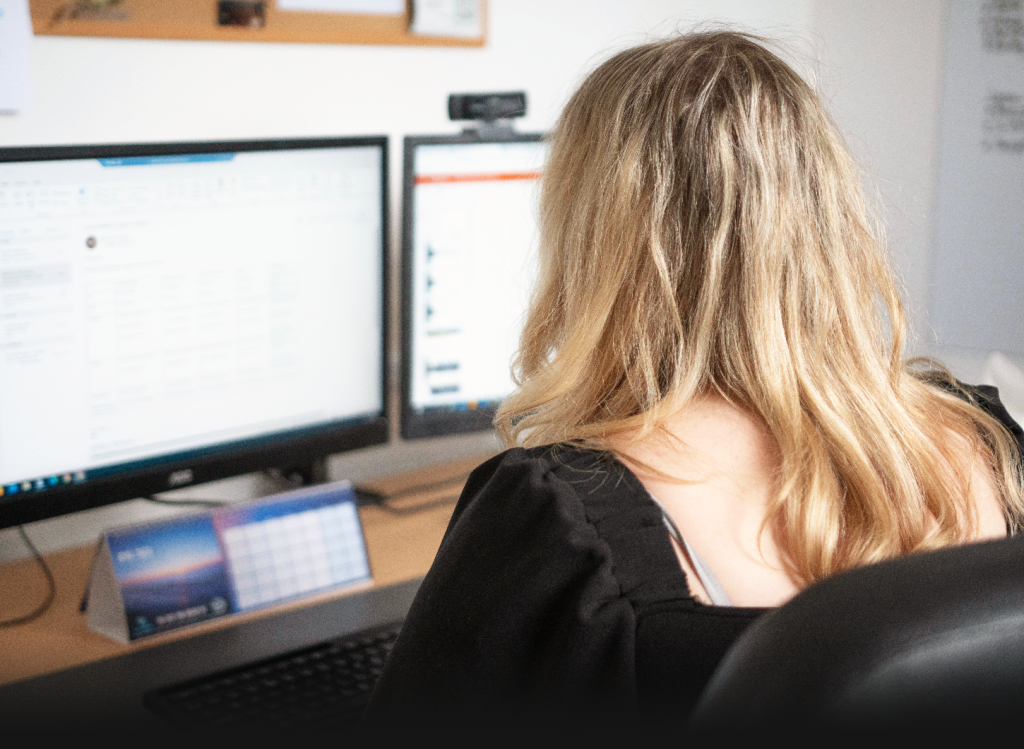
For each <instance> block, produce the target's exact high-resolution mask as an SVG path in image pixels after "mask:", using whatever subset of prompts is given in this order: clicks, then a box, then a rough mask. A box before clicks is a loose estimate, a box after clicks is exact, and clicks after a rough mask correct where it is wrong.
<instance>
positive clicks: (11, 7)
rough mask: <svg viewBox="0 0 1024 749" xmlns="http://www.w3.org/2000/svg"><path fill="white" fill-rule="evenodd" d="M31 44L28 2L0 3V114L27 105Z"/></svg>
mask: <svg viewBox="0 0 1024 749" xmlns="http://www.w3.org/2000/svg"><path fill="white" fill-rule="evenodd" d="M31 40H32V19H31V17H30V16H29V11H28V0H0V112H8V113H9V112H19V111H23V110H25V109H27V108H28V107H29V106H30V104H31V98H32V90H31V82H30V76H29V44H30V43H31Z"/></svg>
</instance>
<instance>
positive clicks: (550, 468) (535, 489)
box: [449, 444, 660, 532]
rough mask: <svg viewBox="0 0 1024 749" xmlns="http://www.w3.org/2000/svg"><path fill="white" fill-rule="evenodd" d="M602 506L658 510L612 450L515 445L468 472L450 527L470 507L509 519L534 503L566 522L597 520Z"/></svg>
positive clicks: (604, 512)
mask: <svg viewBox="0 0 1024 749" xmlns="http://www.w3.org/2000/svg"><path fill="white" fill-rule="evenodd" d="M606 505H614V506H615V507H616V508H617V509H618V510H619V511H620V512H619V513H615V514H621V512H622V511H624V510H626V509H627V508H629V509H632V510H634V511H635V510H640V511H641V512H644V511H649V512H653V513H654V514H655V515H657V510H656V508H655V507H654V505H653V504H652V503H651V502H650V500H649V499H648V497H647V493H646V491H645V490H644V488H643V485H642V484H641V483H640V482H639V480H638V479H637V478H636V477H635V476H634V475H633V474H632V473H631V472H630V471H629V469H628V468H626V467H625V466H624V465H623V464H622V463H620V462H619V461H618V459H616V458H615V456H613V455H612V454H610V453H606V452H602V451H598V450H590V449H585V448H578V447H574V446H571V445H564V444H553V445H543V446H540V447H532V448H521V447H514V448H511V449H509V450H506V451H504V452H502V453H499V454H498V455H496V456H494V457H493V458H491V459H490V460H488V461H487V462H485V463H483V464H481V465H480V466H479V467H477V468H476V469H475V470H474V471H473V472H472V473H471V474H470V475H469V478H468V480H467V481H466V485H465V488H464V489H463V492H462V496H461V498H460V501H459V504H458V506H457V507H456V509H455V512H454V513H453V516H452V521H451V525H450V526H449V532H451V530H452V528H453V527H455V525H456V524H458V523H459V522H460V520H461V519H462V517H463V516H464V515H465V514H466V513H467V512H469V511H473V512H486V513H497V514H500V515H502V516H506V518H505V519H506V520H507V519H508V518H507V516H509V515H523V514H524V513H527V514H528V513H529V512H530V511H531V509H534V508H536V509H542V510H546V511H549V512H545V513H544V514H545V515H546V514H555V515H557V516H559V517H561V518H562V520H563V521H565V522H571V521H579V522H585V523H590V524H593V523H597V524H601V523H602V521H604V520H605V519H606V516H607V508H606ZM658 517H659V518H660V516H658Z"/></svg>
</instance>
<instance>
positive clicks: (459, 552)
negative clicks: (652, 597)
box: [366, 449, 636, 723]
mask: <svg viewBox="0 0 1024 749" xmlns="http://www.w3.org/2000/svg"><path fill="white" fill-rule="evenodd" d="M635 629H636V626H635V614H634V611H633V608H632V605H631V604H630V602H629V601H628V600H627V599H626V598H625V597H624V596H623V595H622V591H621V590H620V586H619V583H618V582H617V581H616V578H615V574H614V566H613V560H612V555H611V551H610V549H609V547H608V545H607V543H606V542H605V541H604V540H602V539H601V538H600V536H599V535H598V533H597V531H596V530H595V528H594V526H593V525H592V524H591V523H590V522H588V520H587V517H586V511H585V508H584V505H583V503H582V502H581V500H580V497H579V496H578V494H577V491H576V490H575V489H574V488H573V484H572V482H571V481H570V480H567V479H565V478H562V477H560V476H559V475H558V471H557V463H556V462H554V461H552V460H551V458H550V457H545V456H544V455H543V454H540V453H539V452H538V451H526V450H521V449H514V450H510V451H508V452H506V453H504V454H502V455H499V456H497V457H496V458H494V459H492V460H491V461H488V462H487V463H485V464H484V465H482V466H480V467H479V468H478V469H477V470H476V471H474V472H473V474H472V475H471V476H470V478H469V480H468V482H467V484H466V487H465V489H464V491H463V494H462V496H461V498H460V500H459V504H458V505H457V507H456V509H455V513H454V514H453V517H452V521H451V523H450V524H449V526H448V530H447V532H446V534H445V537H444V540H443V542H442V544H441V547H440V549H439V551H438V554H437V557H436V558H435V560H434V563H433V565H432V566H431V568H430V571H429V572H428V574H427V576H426V578H425V579H424V581H423V584H422V586H421V587H420V590H419V592H418V594H417V595H416V598H415V600H414V601H413V604H412V607H411V609H410V611H409V614H408V617H407V619H406V621H405V624H404V626H403V628H402V632H401V635H400V636H399V638H398V641H397V643H396V644H395V647H394V650H393V651H392V653H391V655H390V657H389V658H388V663H387V665H386V667H385V670H384V673H383V675H382V677H381V679H380V681H379V683H378V686H377V689H376V691H375V693H374V696H373V699H372V701H371V705H370V708H369V709H368V711H367V715H366V720H367V721H368V722H370V723H374V722H379V721H386V720H391V719H393V718H399V717H407V716H409V715H411V714H419V713H429V714H430V715H431V716H432V717H433V718H435V719H443V718H444V717H445V716H446V715H448V716H451V715H454V714H455V713H456V712H457V713H458V714H459V715H461V716H463V717H464V716H465V715H466V712H465V711H466V709H467V708H470V707H472V708H477V709H481V710H483V711H485V712H493V711H506V710H510V709H515V710H521V709H522V708H524V707H525V708H527V709H530V708H537V709H544V710H565V709H570V710H590V709H601V710H605V709H614V710H616V711H618V712H620V713H622V712H623V711H632V710H634V709H635V707H636V686H635V684H636V681H635V672H634V664H635V658H634V634H635Z"/></svg>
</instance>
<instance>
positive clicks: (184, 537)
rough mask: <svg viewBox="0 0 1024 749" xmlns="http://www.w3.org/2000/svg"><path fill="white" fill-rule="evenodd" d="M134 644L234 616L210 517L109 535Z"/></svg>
mask: <svg viewBox="0 0 1024 749" xmlns="http://www.w3.org/2000/svg"><path fill="white" fill-rule="evenodd" d="M107 541H108V543H109V545H110V555H111V558H112V559H113V563H114V573H115V574H116V575H117V579H118V582H119V583H120V585H121V596H122V598H123V600H124V608H125V614H126V615H127V620H128V628H129V635H130V637H131V638H133V639H134V638H137V637H142V636H145V635H150V634H155V633H157V632H162V631H166V630H169V629H175V628H177V627H181V626H184V625H185V624H193V623H196V622H199V621H203V620H206V619H211V618H213V617H217V616H223V615H225V614H228V613H230V600H231V584H230V580H229V579H228V569H227V564H226V562H225V560H224V555H223V553H222V552H221V548H220V544H219V542H218V540H217V534H216V531H215V530H214V527H213V519H212V517H211V516H210V515H208V514H207V515H199V516H195V517H186V518H176V519H173V520H169V521H165V522H162V523H157V524H153V525H148V526H142V527H136V528H128V529H125V530H123V531H120V532H117V531H115V532H112V533H109V534H108V535H107Z"/></svg>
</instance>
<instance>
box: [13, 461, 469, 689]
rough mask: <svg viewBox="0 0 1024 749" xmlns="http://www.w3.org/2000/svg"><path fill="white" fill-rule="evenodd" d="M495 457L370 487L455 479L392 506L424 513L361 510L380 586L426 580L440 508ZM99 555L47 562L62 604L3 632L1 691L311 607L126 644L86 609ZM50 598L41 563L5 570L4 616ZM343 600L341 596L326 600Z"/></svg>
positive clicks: (85, 552)
mask: <svg viewBox="0 0 1024 749" xmlns="http://www.w3.org/2000/svg"><path fill="white" fill-rule="evenodd" d="M487 457H489V456H487V455H483V456H477V457H474V458H469V459H464V460H460V461H455V462H451V463H446V464H442V465H437V466H432V467H430V468H427V469H423V470H419V471H414V472H409V473H405V474H398V475H395V476H391V477H388V478H387V479H380V480H376V481H373V482H368V483H367V484H366V487H367V488H369V489H373V490H375V491H381V492H384V493H391V492H396V491H400V490H401V489H403V488H404V487H408V486H417V485H420V484H426V483H430V482H435V481H442V480H444V479H447V478H449V477H451V478H454V479H455V480H454V481H453V482H452V483H450V484H446V485H444V486H439V487H437V488H434V489H432V490H430V491H423V492H420V493H417V494H412V495H408V496H406V497H403V498H402V499H397V500H394V501H393V503H392V506H393V507H397V508H412V507H415V506H416V505H418V504H421V503H425V504H428V505H430V506H429V507H428V508H427V509H425V510H423V511H421V512H410V513H403V514H396V513H393V512H387V511H385V510H383V509H381V508H379V507H374V506H367V507H363V508H361V509H360V513H359V514H360V518H361V520H362V523H363V530H364V533H365V535H366V544H367V551H368V553H369V556H370V567H371V569H372V571H373V577H374V587H383V586H387V585H392V584H395V583H400V582H404V581H408V580H412V579H414V578H417V577H420V576H422V575H423V574H425V573H426V571H427V569H428V568H429V567H430V564H431V562H432V561H433V559H434V555H435V554H436V553H437V548H438V546H439V544H440V543H441V537H442V536H443V534H444V531H445V528H446V527H447V526H448V520H449V518H450V517H451V513H452V510H453V509H454V507H455V498H454V497H452V498H451V500H450V501H443V502H440V503H437V504H434V503H435V502H437V501H438V500H439V499H443V498H445V497H448V496H451V495H457V493H458V492H459V491H461V489H462V485H463V483H464V479H465V475H466V474H467V473H468V472H469V471H470V470H472V469H473V468H475V467H476V466H477V465H479V464H480V463H481V462H483V461H484V460H485V459H486V458H487ZM93 552H94V547H93V546H88V547H80V548H76V549H69V550H67V551H62V552H58V553H55V554H50V555H47V557H46V559H47V561H48V562H49V564H50V568H51V570H52V571H53V576H54V579H55V581H56V585H57V595H56V598H55V599H54V601H53V604H52V605H51V606H50V608H49V610H48V611H47V612H46V613H45V614H43V615H42V616H41V617H39V618H38V619H36V620H34V621H32V622H29V623H27V624H23V625H20V626H16V627H9V628H5V629H0V685H3V684H9V683H11V682H15V681H20V680H22V679H28V678H31V677H34V676H41V675H43V674H48V673H53V672H55V671H60V670H62V669H66V668H70V667H72V666H78V665H82V664H86V663H91V662H94V661H99V660H102V659H105V658H110V657H113V656H117V655H122V654H125V653H128V652H133V651H138V650H140V649H144V648H149V647H153V646H156V645H161V644H164V643H168V642H172V641H175V640H182V639H185V638H188V637H191V636H193V635H194V634H196V633H198V632H208V631H210V630H211V629H223V628H229V627H232V626H235V625H237V624H238V623H240V622H243V621H250V620H252V619H254V618H262V617H267V616H272V615H274V614H278V613H280V612H281V611H282V610H286V609H298V608H302V607H304V606H308V605H310V603H311V601H310V600H303V601H301V602H296V603H291V604H288V605H286V606H276V607H272V608H269V609H266V610H262V611H260V612H256V613H251V614H244V615H240V616H237V617H231V618H230V619H226V620H220V621H214V622H210V623H208V624H205V625H200V626H199V627H194V628H190V629H185V630H179V631H178V632H171V633H168V634H166V635H160V636H157V637H153V638H152V639H150V640H143V641H141V642H139V643H135V644H133V645H121V644H119V643H116V642H114V641H113V640H110V639H108V638H106V637H104V636H103V635H99V634H96V633H95V632H93V631H92V630H91V629H89V628H88V626H87V625H86V621H85V615H84V614H82V613H80V612H79V610H78V607H79V604H80V602H81V598H82V593H83V591H84V590H85V586H86V583H87V581H88V578H89V565H90V563H91V561H92V555H93ZM45 595H46V581H45V579H44V578H43V575H42V573H41V572H40V570H39V567H38V564H37V563H36V562H35V561H34V560H31V559H25V560H19V561H16V562H11V563H8V564H4V565H0V617H10V616H15V615H17V614H19V613H22V612H27V611H30V610H31V609H32V608H33V607H34V606H37V605H38V603H39V602H40V601H42V600H43V598H44V596H45ZM342 595H344V594H342ZM338 596H339V594H337V593H336V594H333V596H326V597H338ZM324 598H325V597H318V598H316V599H315V600H316V601H322V600H324Z"/></svg>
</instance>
